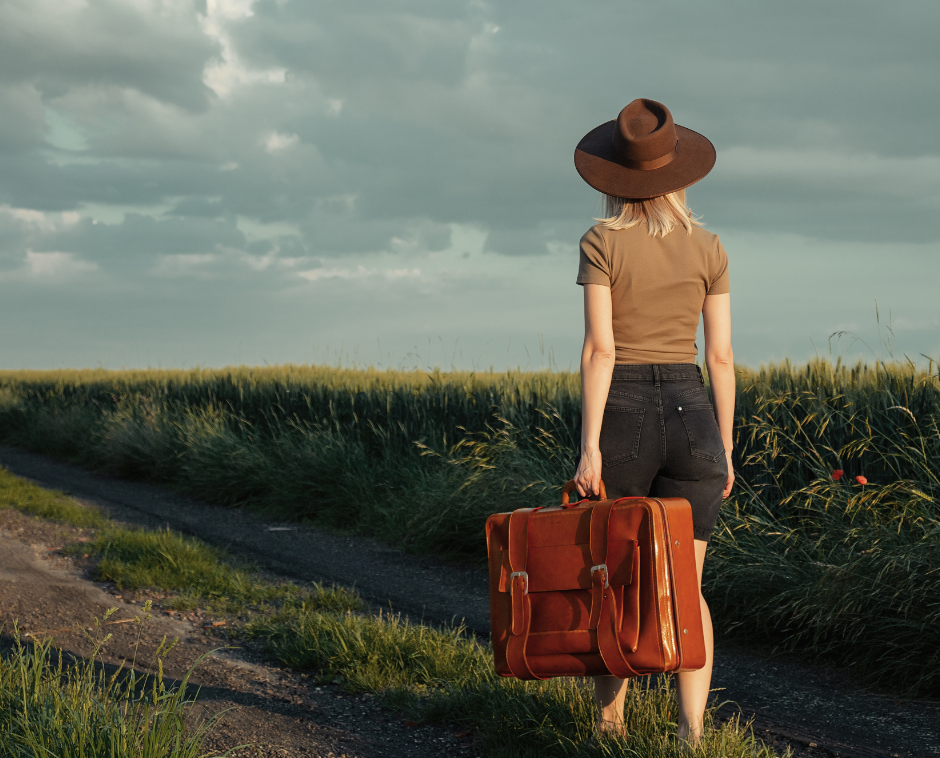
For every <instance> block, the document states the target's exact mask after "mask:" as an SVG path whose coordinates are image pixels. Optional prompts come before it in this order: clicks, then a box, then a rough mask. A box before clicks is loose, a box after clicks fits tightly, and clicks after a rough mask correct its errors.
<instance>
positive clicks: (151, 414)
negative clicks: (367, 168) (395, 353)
mask: <svg viewBox="0 0 940 758" xmlns="http://www.w3.org/2000/svg"><path fill="white" fill-rule="evenodd" d="M737 378H738V382H737V386H738V396H737V405H736V417H737V418H736V424H735V445H736V447H735V450H734V465H735V470H736V472H737V474H738V486H737V487H736V491H735V494H734V495H733V496H732V498H731V499H730V500H729V501H728V502H726V504H725V506H724V507H723V515H722V519H721V522H720V526H719V529H718V531H717V532H716V535H715V537H714V539H713V546H712V548H711V555H712V556H713V557H712V558H711V559H710V560H709V561H708V562H706V569H707V570H706V583H707V590H706V596H707V597H709V599H710V601H711V603H712V605H713V609H714V611H715V617H716V621H717V624H718V627H719V631H720V633H722V634H725V635H737V636H739V637H742V638H746V639H754V640H760V641H762V642H768V641H769V642H771V643H774V644H778V645H781V646H783V647H789V648H795V649H800V650H804V651H806V652H807V653H809V654H815V655H819V656H822V657H824V658H825V659H826V660H831V661H834V662H837V663H840V664H842V665H847V666H854V667H855V668H856V669H858V670H859V672H860V674H861V675H862V676H865V677H868V678H870V679H872V680H875V681H883V682H889V683H891V684H893V685H895V686H897V685H898V684H899V683H903V685H904V686H907V687H908V688H909V689H910V690H911V691H912V692H919V693H924V694H934V695H935V694H938V693H940V675H938V671H940V666H938V664H940V661H938V659H937V653H936V651H937V650H940V644H938V643H940V639H938V634H940V631H938V630H940V615H938V614H940V584H938V575H940V572H938V571H937V570H936V568H937V565H938V564H937V559H938V556H937V555H935V552H936V550H937V548H936V546H937V544H938V543H937V539H938V537H940V512H938V504H940V481H938V468H940V467H938V462H940V429H938V419H940V381H938V376H937V373H936V370H935V366H934V364H932V363H931V364H930V366H929V367H928V369H927V370H923V369H917V368H916V367H915V366H913V365H912V364H900V363H891V364H886V363H877V364H874V365H865V364H861V363H859V364H857V365H855V366H852V367H848V366H844V365H842V364H841V363H839V362H837V363H836V364H834V365H833V364H830V363H828V362H826V361H820V360H817V361H812V362H810V363H809V364H807V365H805V366H801V367H794V366H791V365H790V364H789V363H788V362H784V363H783V364H781V365H770V366H767V367H762V368H761V369H760V370H759V371H752V370H748V369H744V368H738V369H737ZM577 379H578V377H577V375H576V374H568V373H549V372H538V373H530V374H523V373H517V372H510V373H505V374H471V373H459V372H455V373H452V374H443V373H440V372H431V373H420V372H392V371H385V372H379V371H369V370H340V369H327V368H320V367H301V366H286V367H271V368H266V369H224V370H193V371H148V372H106V371H85V372H77V371H61V372H3V373H0V436H2V438H3V439H4V440H5V441H7V442H11V443H14V444H19V445H24V446H26V447H30V448H32V449H36V450H41V451H43V452H47V453H51V454H54V455H59V456H64V457H70V458H72V459H73V460H78V461H80V462H83V463H85V464H88V465H93V466H101V467H104V468H107V469H109V470H111V471H113V472H115V473H118V474H121V475H127V476H138V477H145V478H149V479H153V480H157V481H164V482H169V483H172V484H173V485H174V486H178V487H181V488H184V489H186V490H188V491H190V492H193V493H196V494H198V495H200V496H202V497H205V498H207V499H209V500H212V501H214V502H218V503H225V504H232V505H235V504H245V503H248V504H252V505H255V506H259V507H264V508H267V509H269V510H271V511H272V512H275V513H277V514H278V515H279V516H281V517H288V518H297V519H312V520H314V521H316V522H319V523H323V524H327V525H330V526H334V527H341V528H346V529H352V530H356V531H360V532H363V533H367V534H372V535H373V536H377V537H380V538H382V539H388V540H394V541H395V542H397V543H398V544H403V545H405V546H406V547H408V548H409V549H412V550H415V551H422V552H433V553H438V554H442V555H450V556H454V555H459V556H463V557H465V558H468V559H470V560H481V559H482V557H483V553H484V549H485V546H484V539H483V524H484V521H485V518H486V516H487V515H489V514H490V513H492V512H494V511H505V510H511V509H513V508H517V507H523V506H529V505H534V504H544V503H545V502H546V500H551V499H553V498H554V497H555V496H556V493H557V489H558V487H559V486H560V485H561V484H562V483H563V482H564V481H565V480H566V479H567V478H569V477H570V475H571V474H572V472H573V469H574V453H575V451H576V449H577V440H578V439H579V435H580V432H579V424H580V399H579V395H578V381H577ZM836 469H841V470H843V471H844V472H845V473H844V476H843V477H842V478H841V479H840V480H839V481H835V480H833V479H832V472H833V471H834V470H836ZM858 475H863V476H865V477H867V480H868V481H869V482H870V484H867V485H861V484H858V483H857V482H856V481H855V477H856V476H858Z"/></svg>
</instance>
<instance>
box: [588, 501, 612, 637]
mask: <svg viewBox="0 0 940 758" xmlns="http://www.w3.org/2000/svg"><path fill="white" fill-rule="evenodd" d="M613 505H614V503H613V501H612V500H607V501H604V502H602V503H598V504H597V505H595V506H594V507H593V508H592V509H591V538H590V539H591V563H592V566H591V618H590V621H589V622H588V628H589V629H597V625H598V623H600V619H601V607H602V606H603V600H604V591H605V589H606V588H608V587H609V586H610V576H609V574H608V571H607V566H606V564H607V532H608V528H607V527H608V522H609V521H610V511H611V508H612V507H613ZM601 566H603V568H600V567H601Z"/></svg>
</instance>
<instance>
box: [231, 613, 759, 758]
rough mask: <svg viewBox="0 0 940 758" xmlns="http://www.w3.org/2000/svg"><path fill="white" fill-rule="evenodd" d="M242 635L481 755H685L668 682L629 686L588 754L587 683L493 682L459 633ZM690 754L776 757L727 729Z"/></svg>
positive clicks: (304, 630)
mask: <svg viewBox="0 0 940 758" xmlns="http://www.w3.org/2000/svg"><path fill="white" fill-rule="evenodd" d="M245 633H246V634H250V635H258V636H263V637H264V638H265V639H266V640H267V648H268V650H269V652H270V653H271V654H272V655H273V656H274V657H275V658H277V660H279V661H280V662H282V663H284V664H286V665H288V666H291V667H293V668H296V669H299V670H311V671H315V672H317V673H318V674H319V675H320V676H321V677H322V678H323V679H325V680H332V681H340V682H342V684H343V686H344V688H346V689H347V690H349V691H351V692H374V693H379V694H381V695H382V698H383V702H384V703H385V704H386V705H388V706H390V707H393V708H396V709H397V710H400V711H403V712H404V713H406V714H407V715H409V716H411V717H412V718H414V719H416V720H418V721H424V722H428V723H448V724H459V725H461V726H462V727H464V728H466V729H472V730H474V732H475V733H476V734H477V736H478V739H479V741H480V743H481V747H482V748H483V752H484V754H485V755H487V756H500V757H505V758H510V757H511V758H523V757H525V758H529V757H531V758H554V757H556V756H557V758H569V757H570V756H585V758H586V757H587V756H597V755H611V756H613V755H617V756H622V755H637V756H644V757H646V756H650V757H651V758H673V757H674V756H675V757H677V756H680V755H687V754H688V753H685V752H683V751H681V750H680V749H679V748H678V747H677V745H676V742H675V738H674V734H675V726H676V717H677V705H676V699H675V692H674V690H673V689H672V688H671V686H670V680H669V678H668V677H662V678H658V679H657V678H651V677H643V678H639V679H635V680H633V681H631V682H630V685H629V688H628V691H627V697H626V704H625V712H624V718H625V723H626V725H627V733H628V736H626V737H625V738H618V739H611V740H610V741H607V742H604V743H602V744H601V746H600V747H598V746H597V745H595V744H594V742H593V740H592V736H593V729H594V719H595V713H596V706H595V705H594V700H593V695H592V693H591V690H590V685H589V683H588V682H587V680H583V679H574V678H556V679H551V680H548V681H545V682H521V681H518V680H515V679H505V678H501V677H498V676H496V675H495V673H494V671H493V662H492V656H493V654H492V650H491V649H490V648H489V646H488V645H482V644H481V643H479V642H478V641H476V640H475V639H473V638H472V637H469V636H467V635H466V634H465V633H464V631H463V630H462V629H460V628H457V629H432V628H429V627H427V626H422V625H418V624H412V623H410V622H409V621H407V620H402V618H401V617H400V616H398V615H383V614H381V613H380V614H378V615H372V616H366V615H359V614H353V613H347V614H342V615H339V614H335V613H322V612H319V611H316V610H313V609H310V608H298V609H295V611H294V612H293V613H291V614H287V615H283V616H281V617H279V618H276V619H266V620H261V621H259V622H258V623H256V624H253V625H250V626H249V627H248V628H247V629H246V630H245ZM710 715H711V714H710ZM695 754H696V755H700V756H703V757H708V758H711V757H712V756H714V757H715V758H717V757H718V756H722V758H737V757H738V756H740V757H742V758H743V757H744V756H748V757H750V758H774V756H776V755H777V753H775V752H774V751H773V750H771V749H770V748H768V747H766V746H764V745H763V744H762V743H760V742H759V741H758V740H756V739H754V737H753V734H752V733H751V732H750V730H749V728H748V727H747V726H746V725H742V724H740V723H739V722H738V721H737V720H732V721H729V722H726V723H724V724H721V725H720V726H719V727H718V728H717V729H714V730H708V731H706V734H705V738H704V740H703V743H702V746H701V748H700V749H699V750H698V751H697V752H696V753H695Z"/></svg>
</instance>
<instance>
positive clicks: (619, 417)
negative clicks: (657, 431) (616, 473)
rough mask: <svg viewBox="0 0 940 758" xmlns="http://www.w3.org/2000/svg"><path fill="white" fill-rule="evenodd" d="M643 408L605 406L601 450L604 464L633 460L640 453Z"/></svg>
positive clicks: (611, 464) (609, 464) (610, 464)
mask: <svg viewBox="0 0 940 758" xmlns="http://www.w3.org/2000/svg"><path fill="white" fill-rule="evenodd" d="M645 413H646V410H645V409H643V408H621V407H618V406H615V405H608V406H607V407H606V408H604V420H603V422H602V423H601V438H600V443H599V445H600V450H601V459H602V460H603V465H604V466H613V465H614V464H617V463H624V462H626V461H632V460H633V459H634V458H636V457H637V456H638V455H639V454H640V432H641V431H642V430H643V416H644V414H645Z"/></svg>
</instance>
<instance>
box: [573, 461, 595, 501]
mask: <svg viewBox="0 0 940 758" xmlns="http://www.w3.org/2000/svg"><path fill="white" fill-rule="evenodd" d="M574 483H575V486H576V487H577V488H578V494H579V495H581V497H590V496H591V495H599V494H600V493H601V451H600V450H593V451H590V452H587V453H582V454H581V460H580V461H579V462H578V470H577V471H576V472H575V474H574Z"/></svg>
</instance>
